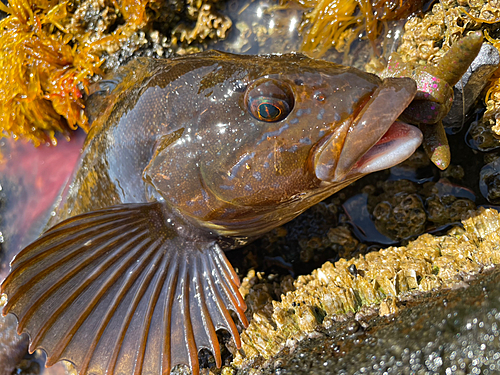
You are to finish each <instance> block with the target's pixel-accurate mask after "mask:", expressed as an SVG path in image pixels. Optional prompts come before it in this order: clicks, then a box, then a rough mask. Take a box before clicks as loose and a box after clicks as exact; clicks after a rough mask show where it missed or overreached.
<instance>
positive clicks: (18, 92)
mask: <svg viewBox="0 0 500 375" xmlns="http://www.w3.org/2000/svg"><path fill="white" fill-rule="evenodd" d="M67 4H68V2H67V1H63V2H61V3H58V2H57V1H50V0H36V1H34V0H11V1H10V3H9V6H8V7H6V6H4V5H2V6H1V7H0V9H1V10H2V11H4V12H6V13H8V16H7V17H6V18H4V19H3V20H1V21H0V121H1V125H0V136H4V137H13V138H15V139H19V138H25V139H29V140H30V141H31V142H32V143H33V144H34V145H35V146H38V145H40V144H41V143H44V142H51V143H52V144H55V143H56V140H55V137H54V134H55V132H60V133H62V134H64V135H65V136H66V137H68V136H69V131H70V129H76V127H77V126H80V127H82V128H83V129H85V130H87V126H88V124H87V118H86V117H85V114H84V112H83V108H84V104H83V100H82V90H85V89H86V87H87V86H88V84H89V78H90V77H91V76H92V75H94V74H95V73H98V72H99V65H100V64H101V60H100V59H99V57H98V56H96V55H95V54H93V53H92V52H91V51H90V48H89V47H83V48H78V46H77V45H76V44H72V43H71V41H72V36H71V35H70V34H67V33H66V32H65V28H64V20H65V19H66V17H67V10H66V6H67Z"/></svg>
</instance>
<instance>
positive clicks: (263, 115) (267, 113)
mask: <svg viewBox="0 0 500 375" xmlns="http://www.w3.org/2000/svg"><path fill="white" fill-rule="evenodd" d="M282 113H283V111H282V109H281V108H280V107H279V104H273V103H269V102H264V103H261V104H260V105H259V109H258V114H259V118H260V119H262V120H264V121H278V120H280V119H281V114H282Z"/></svg>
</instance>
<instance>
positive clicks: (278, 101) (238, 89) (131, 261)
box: [2, 52, 421, 375]
mask: <svg viewBox="0 0 500 375" xmlns="http://www.w3.org/2000/svg"><path fill="white" fill-rule="evenodd" d="M415 93H416V85H415V82H414V81H413V80H411V79H408V78H389V79H386V80H384V81H382V80H381V79H379V78H378V77H376V76H374V75H371V74H368V73H364V72H360V71H358V70H356V69H353V68H349V67H344V66H340V65H336V64H333V63H329V62H325V61H321V60H311V59H309V58H307V57H305V56H302V55H297V54H291V55H280V56H237V55H231V54H225V53H220V52H207V53H203V54H199V55H193V56H188V57H181V58H176V59H172V60H153V59H138V60H135V61H134V62H132V63H131V64H129V65H128V66H126V67H125V68H124V69H122V70H121V71H119V72H118V73H117V74H115V75H114V76H113V77H110V78H109V79H108V80H106V81H103V82H101V83H100V84H99V87H98V89H97V91H96V92H95V93H94V94H93V95H91V97H90V99H89V104H88V106H89V108H90V110H89V112H88V114H89V117H90V118H92V119H93V120H94V121H93V124H92V128H91V130H90V132H89V134H88V136H87V140H86V142H85V145H84V147H83V153H82V156H81V160H80V162H79V165H78V167H77V168H76V170H75V173H74V176H73V178H72V181H71V182H70V183H69V184H68V186H67V187H66V189H65V190H64V192H63V193H62V195H61V197H60V198H59V203H58V205H57V206H56V208H55V213H56V215H55V216H54V217H52V218H51V219H50V220H49V222H48V224H47V231H46V232H45V233H44V234H43V235H42V236H41V237H40V238H38V239H37V240H36V241H35V242H33V243H32V244H31V245H29V246H28V247H26V248H25V249H24V250H22V251H21V252H20V254H19V255H18V256H17V257H16V258H15V259H14V260H13V262H12V270H11V273H10V274H9V276H8V277H7V278H6V280H5V281H4V282H3V284H2V292H5V293H7V295H8V296H9V302H8V304H7V305H6V307H5V308H4V311H3V313H4V314H6V313H9V312H11V313H14V314H15V315H16V316H17V317H18V319H19V332H28V333H29V334H30V336H31V339H32V342H31V346H30V348H31V349H32V350H34V349H35V348H36V347H41V348H43V349H44V350H46V351H47V353H48V354H49V355H48V361H47V363H48V364H49V365H50V364H52V363H55V362H56V361H58V360H60V359H67V360H69V361H71V362H73V363H75V364H76V366H77V368H78V370H79V372H80V374H91V373H92V374H97V375H101V374H113V373H114V374H119V373H123V374H146V373H147V374H150V373H151V374H160V373H169V372H170V369H171V368H172V367H173V366H175V365H177V364H185V365H188V366H189V367H190V368H191V369H192V371H193V373H195V374H197V373H198V372H199V364H198V357H197V353H198V350H199V349H201V348H207V349H209V350H211V351H212V352H213V353H214V356H215V359H216V364H217V366H220V365H221V358H220V350H219V344H218V342H217V338H216V336H215V330H216V329H220V328H224V329H226V330H228V331H229V332H230V333H231V334H232V336H233V339H234V340H235V343H236V346H237V347H239V346H240V340H239V335H238V332H237V330H236V326H235V324H234V322H233V321H232V319H231V317H230V315H229V310H233V311H235V312H236V313H237V315H238V317H239V319H240V320H241V321H242V322H243V324H246V318H245V315H244V310H245V304H244V301H243V299H242V298H241V296H240V294H239V292H238V290H237V287H238V285H239V280H238V278H237V276H236V274H235V273H234V271H233V270H232V267H231V265H230V264H229V263H228V262H227V260H226V259H225V256H224V254H223V250H228V249H231V248H234V247H238V246H241V245H242V244H244V243H246V242H248V241H251V240H252V239H254V238H256V237H258V236H260V235H261V234H263V233H265V232H267V231H269V230H271V229H272V228H274V227H276V226H279V225H282V224H283V223H285V222H287V221H289V220H291V219H293V218H294V217H296V216H297V215H299V214H300V213H301V212H303V211H304V210H306V209H307V208H309V207H310V206H312V205H313V204H315V203H317V202H319V201H320V200H322V199H324V198H326V197H327V196H329V195H331V194H333V193H334V192H336V191H338V190H340V189H341V188H342V187H344V186H346V185H348V184H349V183H351V182H352V181H354V180H356V179H358V178H360V177H361V176H363V175H364V174H366V173H369V172H372V171H375V170H378V169H384V168H387V167H389V166H392V165H394V164H397V163H398V162H400V161H402V160H404V159H405V158H406V157H408V156H409V155H411V153H412V152H413V150H414V149H415V148H416V147H418V145H419V144H420V141H421V133H420V132H419V131H418V130H417V129H416V128H413V127H412V126H410V125H405V124H402V123H399V122H396V119H397V118H398V116H399V115H400V114H401V113H402V112H403V110H404V109H405V108H406V107H407V106H408V105H409V103H410V102H411V101H412V99H413V97H414V95H415ZM255 110H256V111H257V113H254V112H252V111H255ZM283 115H284V117H280V116H283ZM266 116H267V117H266ZM262 118H266V119H271V120H272V121H263V120H262Z"/></svg>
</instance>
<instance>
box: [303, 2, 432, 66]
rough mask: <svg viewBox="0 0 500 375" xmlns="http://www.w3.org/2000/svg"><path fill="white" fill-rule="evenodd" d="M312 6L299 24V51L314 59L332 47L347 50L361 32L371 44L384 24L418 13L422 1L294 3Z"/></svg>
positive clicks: (340, 50)
mask: <svg viewBox="0 0 500 375" xmlns="http://www.w3.org/2000/svg"><path fill="white" fill-rule="evenodd" d="M296 1H297V2H298V3H299V4H301V5H303V6H305V7H311V8H312V10H311V11H309V12H308V13H307V14H305V16H304V21H303V22H302V24H301V32H302V34H303V42H302V47H301V49H302V51H303V52H306V53H308V54H310V55H312V56H314V57H321V56H323V55H324V54H325V53H326V51H327V50H328V49H329V48H330V47H332V46H335V48H336V49H337V50H338V51H339V52H342V51H348V50H349V47H350V45H351V43H352V42H353V41H354V39H355V38H357V36H358V35H359V33H360V32H361V31H362V30H363V29H364V30H365V32H366V37H367V38H368V39H369V40H370V41H371V42H372V43H374V41H375V39H376V38H377V37H378V36H379V35H380V32H381V31H382V28H383V22H384V21H391V20H397V19H404V18H406V17H408V16H409V15H410V14H412V13H414V12H416V11H418V10H420V9H421V8H422V5H423V0H418V1H408V0H406V1H405V0H400V1H398V2H387V1H382V0H296Z"/></svg>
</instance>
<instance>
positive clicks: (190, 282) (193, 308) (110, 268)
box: [2, 203, 247, 375]
mask: <svg viewBox="0 0 500 375" xmlns="http://www.w3.org/2000/svg"><path fill="white" fill-rule="evenodd" d="M11 268H12V269H11V272H10V274H9V276H8V277H7V278H6V279H5V281H4V282H3V284H2V292H3V293H6V294H7V296H8V303H7V305H6V306H5V308H4V310H3V314H4V315H5V314H7V313H9V312H10V313H13V314H15V315H16V316H17V317H18V319H19V327H18V332H28V333H29V334H30V336H31V344H30V351H33V350H35V349H36V348H42V349H44V350H45V351H46V352H47V354H48V358H47V365H52V364H54V363H55V362H57V361H58V360H61V359H66V360H69V361H71V362H72V363H74V364H75V365H76V367H77V369H78V372H79V374H80V375H83V374H95V375H105V374H106V375H111V374H123V375H128V374H136V375H139V374H153V375H154V374H158V375H159V374H168V373H169V372H170V370H171V368H172V367H174V366H175V365H177V364H186V365H188V366H189V367H190V368H191V370H192V372H193V374H198V373H199V364H198V351H199V350H200V349H201V348H207V349H209V350H211V351H212V353H213V354H214V356H215V360H216V364H217V366H220V365H221V356H220V349H219V343H218V341H217V337H216V330H217V329H220V328H223V329H226V330H228V331H229V332H230V333H231V335H232V337H233V339H234V341H235V343H236V346H237V347H238V348H239V347H240V338H239V334H238V331H237V329H236V325H235V324H234V322H233V320H232V318H231V316H230V314H229V310H233V311H235V312H236V314H237V315H238V317H239V318H240V320H241V321H242V322H243V324H245V325H246V324H247V321H246V318H245V315H244V311H245V308H246V306H245V303H244V301H243V299H242V297H241V295H240V293H239V292H238V286H239V280H238V277H237V275H236V274H235V272H234V271H233V269H232V267H231V265H230V264H229V263H228V261H227V259H226V257H225V256H224V253H223V251H222V250H221V248H220V247H219V246H218V245H217V243H216V242H215V241H210V240H207V241H205V242H200V241H189V239H186V238H183V237H181V236H179V235H177V232H175V231H173V230H172V229H170V228H169V226H168V222H167V218H166V217H165V216H164V213H163V211H162V209H161V206H160V204H159V203H149V204H128V205H121V206H114V207H109V208H106V209H103V210H99V211H94V212H90V213H86V214H82V215H79V216H75V217H73V218H70V219H68V220H65V221H63V222H61V223H59V224H57V225H55V226H54V227H52V228H51V229H49V230H48V231H47V232H45V233H44V234H43V235H42V236H41V237H40V238H39V239H38V240H36V241H35V242H33V243H32V244H31V245H29V246H28V247H26V248H25V249H24V250H23V251H21V252H20V253H19V254H18V256H17V257H16V258H15V259H14V260H13V261H12V264H11Z"/></svg>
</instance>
